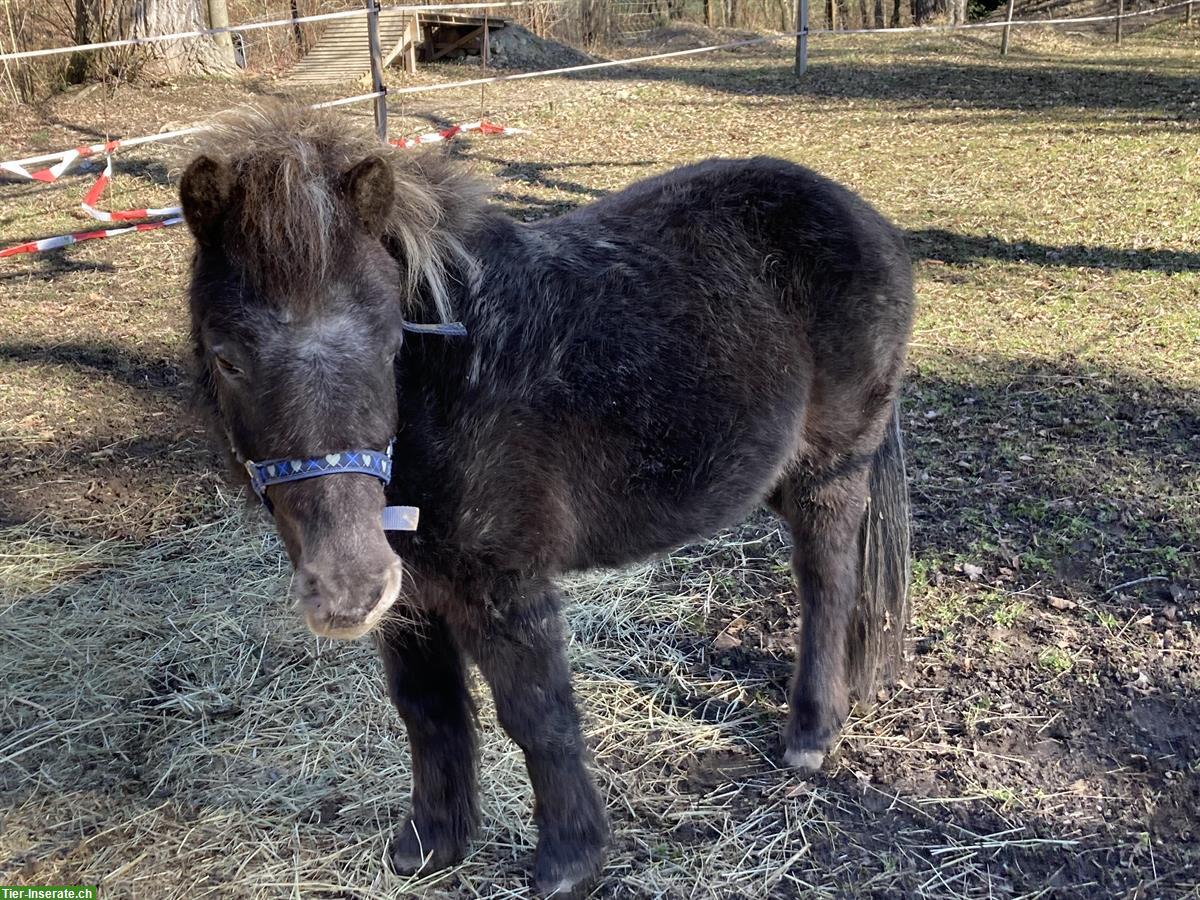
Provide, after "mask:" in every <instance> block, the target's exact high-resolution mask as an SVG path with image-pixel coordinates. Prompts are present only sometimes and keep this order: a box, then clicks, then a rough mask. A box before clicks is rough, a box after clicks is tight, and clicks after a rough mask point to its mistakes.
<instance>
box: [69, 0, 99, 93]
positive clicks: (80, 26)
mask: <svg viewBox="0 0 1200 900" xmlns="http://www.w3.org/2000/svg"><path fill="white" fill-rule="evenodd" d="M94 2H95V0H75V43H77V44H90V43H92V42H93V41H94V40H95V39H96V37H95V34H96V25H97V19H98V18H99V16H98V12H99V11H98V10H96V9H94V8H93V3H94ZM90 69H91V59H89V54H88V53H87V52H86V51H84V52H82V53H74V54H72V55H71V62H70V65H69V66H68V68H67V79H68V80H69V81H70V82H72V83H73V84H78V83H79V82H80V81H83V80H84V79H85V78H87V76H88V71H89V70H90Z"/></svg>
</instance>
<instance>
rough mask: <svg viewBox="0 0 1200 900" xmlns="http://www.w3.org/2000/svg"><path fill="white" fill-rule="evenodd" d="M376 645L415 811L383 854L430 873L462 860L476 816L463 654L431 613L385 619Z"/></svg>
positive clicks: (406, 868)
mask: <svg viewBox="0 0 1200 900" xmlns="http://www.w3.org/2000/svg"><path fill="white" fill-rule="evenodd" d="M376 643H377V646H378V649H379V655H380V657H381V658H382V660H383V667H384V672H385V674H386V676H387V687H388V693H389V694H390V696H391V698H392V702H393V703H394V704H395V706H396V709H397V710H398V711H399V712H400V716H401V718H403V719H404V724H405V727H406V728H407V730H408V742H409V748H410V751H411V755H412V769H413V784H412V810H411V812H410V814H409V817H408V820H407V821H406V822H405V823H404V825H402V826H401V827H400V830H399V831H397V832H396V834H395V836H394V837H393V838H392V842H391V845H390V847H389V848H388V855H389V857H390V859H391V862H392V868H393V869H395V870H396V872H397V873H399V874H401V875H409V874H412V873H414V872H418V871H426V872H432V871H434V870H436V869H441V868H445V867H446V866H450V865H453V864H454V863H456V862H458V861H459V860H461V859H462V857H463V855H464V854H465V853H466V850H467V845H468V843H469V842H470V839H471V836H472V834H473V833H474V831H475V827H476V824H477V822H478V819H479V810H478V800H477V798H476V780H475V778H476V776H475V710H474V707H473V706H472V703H471V697H470V694H469V693H468V692H467V685H466V678H465V674H464V666H463V658H462V653H461V652H460V650H459V649H458V647H457V646H456V644H455V643H454V641H453V639H452V638H451V636H450V634H449V632H448V630H447V628H446V624H445V622H444V621H443V620H442V619H441V618H440V617H439V616H436V615H432V614H431V615H429V616H427V617H422V618H421V619H419V620H416V621H412V622H405V623H403V624H401V623H387V624H385V625H383V626H382V627H381V628H380V630H379V631H378V632H377V637H376Z"/></svg>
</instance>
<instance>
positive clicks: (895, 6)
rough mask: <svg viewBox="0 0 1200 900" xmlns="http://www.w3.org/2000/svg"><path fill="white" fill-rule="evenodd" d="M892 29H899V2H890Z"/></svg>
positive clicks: (894, 0) (897, 0) (893, 0)
mask: <svg viewBox="0 0 1200 900" xmlns="http://www.w3.org/2000/svg"><path fill="white" fill-rule="evenodd" d="M891 27H892V28H899V27H900V0H892V23H891Z"/></svg>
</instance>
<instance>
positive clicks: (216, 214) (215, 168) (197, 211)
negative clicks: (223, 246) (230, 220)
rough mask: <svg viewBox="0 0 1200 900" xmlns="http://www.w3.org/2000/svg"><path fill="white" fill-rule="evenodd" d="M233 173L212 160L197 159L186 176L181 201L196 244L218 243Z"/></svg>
mask: <svg viewBox="0 0 1200 900" xmlns="http://www.w3.org/2000/svg"><path fill="white" fill-rule="evenodd" d="M229 188H230V184H229V170H228V169H227V168H226V167H225V165H224V164H223V163H221V162H219V161H217V160H215V159H213V158H212V157H210V156H197V157H196V158H195V159H193V160H192V162H191V164H190V165H189V166H188V167H187V170H186V171H185V172H184V173H183V180H182V181H180V183H179V199H180V202H181V203H182V205H183V217H184V219H186V220H187V223H188V227H189V228H190V229H192V234H194V235H195V236H196V240H197V241H199V242H200V243H202V244H211V243H215V241H216V238H217V235H218V234H219V230H220V227H221V222H222V221H223V220H224V218H225V208H226V206H227V205H228V203H229Z"/></svg>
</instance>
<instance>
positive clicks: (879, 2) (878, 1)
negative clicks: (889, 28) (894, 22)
mask: <svg viewBox="0 0 1200 900" xmlns="http://www.w3.org/2000/svg"><path fill="white" fill-rule="evenodd" d="M885 24H886V23H885V22H884V21H883V0H875V27H876V28H882V27H883V26H884V25H885Z"/></svg>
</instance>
